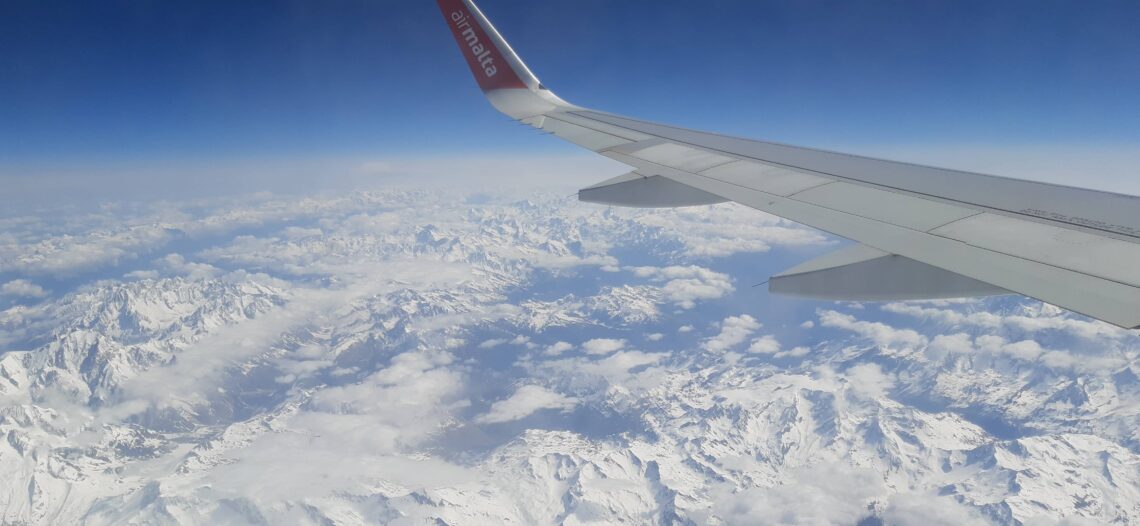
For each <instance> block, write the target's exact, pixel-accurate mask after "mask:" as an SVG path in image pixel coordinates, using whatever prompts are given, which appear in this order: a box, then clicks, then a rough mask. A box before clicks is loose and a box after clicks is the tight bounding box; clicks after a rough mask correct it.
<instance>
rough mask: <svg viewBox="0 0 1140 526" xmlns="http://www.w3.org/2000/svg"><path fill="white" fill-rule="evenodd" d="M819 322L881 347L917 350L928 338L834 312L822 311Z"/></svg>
mask: <svg viewBox="0 0 1140 526" xmlns="http://www.w3.org/2000/svg"><path fill="white" fill-rule="evenodd" d="M819 322H820V324H821V325H823V326H824V327H835V328H838V329H844V330H848V331H851V332H854V333H856V334H858V335H860V336H862V337H864V338H867V339H869V340H871V341H873V342H874V343H875V344H876V345H878V346H880V347H887V348H893V347H907V348H915V347H922V346H924V345H926V337H925V336H923V335H921V334H919V333H917V332H915V331H913V330H911V329H896V328H894V327H891V326H890V325H887V324H885V323H879V322H868V321H861V320H857V319H855V317H854V316H851V315H849V314H842V313H839V312H835V311H832V310H825V311H821V312H820V313H819Z"/></svg>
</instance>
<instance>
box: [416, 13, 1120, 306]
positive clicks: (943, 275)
mask: <svg viewBox="0 0 1140 526" xmlns="http://www.w3.org/2000/svg"><path fill="white" fill-rule="evenodd" d="M437 1H438V3H439V7H440V9H441V10H442V12H443V15H444V18H445V19H446V21H447V23H448V25H449V26H450V28H451V30H452V32H453V34H454V36H455V39H456V41H457V42H458V44H459V47H460V50H461V51H462V53H463V55H464V57H465V58H466V59H467V62H468V65H469V66H470V67H471V71H472V73H473V74H474V75H475V79H476V81H477V83H478V84H479V87H480V88H481V89H482V90H483V92H484V94H485V95H486V96H487V99H488V100H489V101H490V102H491V104H493V105H494V106H495V108H497V109H498V110H499V111H501V112H502V113H504V114H506V115H508V116H510V117H511V118H513V119H516V120H518V121H520V122H523V123H525V124H528V125H530V126H533V127H535V128H538V129H541V130H544V131H546V132H549V133H551V134H553V135H555V136H558V137H560V138H562V139H565V140H567V141H570V142H572V143H574V144H577V145H579V146H582V147H584V148H587V149H590V150H593V151H595V152H597V153H599V154H601V155H604V156H606V157H610V158H612V159H615V160H618V161H620V162H622V163H625V164H627V165H629V166H630V167H631V168H632V171H631V172H630V173H628V174H626V175H623V176H619V177H616V178H613V179H610V180H608V181H604V182H602V183H599V184H597V185H595V186H592V187H589V188H585V189H582V190H581V191H580V192H579V199H581V200H582V201H587V202H594V203H605V204H612V205H620V206H637V207H675V206H688V205H702V204H710V203H719V202H725V201H734V202H737V203H740V204H743V205H745V206H749V207H752V208H755V209H757V210H762V211H764V212H768V213H770V214H774V215H777V216H780V217H784V218H787V219H790V220H792V221H796V222H798V223H802V224H805V225H808V226H811V227H815V228H818V229H820V230H823V231H826V232H830V233H832V234H834V235H837V236H840V237H844V238H847V239H851V240H853V241H856V242H858V243H859V244H858V245H855V246H853V247H851V248H847V249H843V250H840V251H839V252H836V253H833V254H829V255H827V256H824V257H822V258H820V259H817V260H814V261H810V262H808V263H805V264H803V265H800V266H797V267H795V268H792V269H789V270H788V271H786V272H783V273H781V274H778V275H776V276H773V278H772V280H771V281H770V282H769V290H771V291H772V292H775V293H781V294H791V295H797V296H803V297H811V298H824V299H838V300H892V299H927V298H949V297H969V296H981V295H994V294H1009V293H1017V294H1022V295H1025V296H1029V297H1032V298H1036V299H1039V300H1041V301H1045V302H1047V303H1051V304H1053V305H1057V306H1060V307H1064V308H1066V309H1069V310H1072V311H1075V312H1079V313H1082V314H1085V315H1088V316H1091V317H1093V318H1097V319H1100V320H1103V321H1106V322H1109V323H1112V324H1115V325H1118V326H1121V327H1125V328H1140V197H1135V196H1130V195H1122V194H1113V193H1107V192H1100V191H1095V190H1087V189H1082V188H1074V187H1068V186H1060V185H1054V184H1047V183H1039V182H1032V181H1023V180H1018V179H1010V178H1005V177H997V176H991V175H982V174H976V173H969V172H961V171H956V170H947V169H941V168H931V167H927V166H919V165H915V164H909V163H901V162H892V161H885V160H880V159H872V158H868V157H861V156H856V155H848V154H842V153H834V152H827V151H822V150H815V149H811V148H801V147H795V146H787V145H783V144H776V143H771V142H763V141H755V140H749V139H740V138H735V137H727V136H724V135H718V134H714V133H706V132H700V131H694V130H688V129H684V128H678V127H674V126H668V125H664V124H657V123H652V122H647V121H643V120H639V119H633V118H629V117H622V116H618V115H614V114H610V113H605V112H601V111H596V110H591V109H587V108H582V107H579V106H575V105H573V104H570V103H568V102H566V101H564V100H562V99H560V98H558V97H557V96H556V95H554V93H552V92H551V91H550V90H549V89H547V88H546V86H544V85H543V84H542V83H540V82H539V81H538V78H537V77H535V76H534V74H533V73H531V71H530V69H528V68H527V66H526V65H525V64H523V62H522V61H521V60H520V59H519V57H518V55H517V54H515V52H514V51H513V50H512V49H511V47H510V46H509V45H508V44H507V43H506V41H505V40H503V38H502V36H501V35H500V34H499V32H498V31H496V30H495V28H494V27H493V26H492V25H491V24H490V22H489V21H488V20H487V18H486V17H485V16H483V13H482V12H480V11H479V8H478V7H476V6H475V4H474V3H473V2H472V1H471V0H437Z"/></svg>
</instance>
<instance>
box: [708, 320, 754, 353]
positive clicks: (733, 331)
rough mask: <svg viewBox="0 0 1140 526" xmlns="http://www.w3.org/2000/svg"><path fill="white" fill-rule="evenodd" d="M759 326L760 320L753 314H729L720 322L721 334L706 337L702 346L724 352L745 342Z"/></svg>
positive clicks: (709, 349)
mask: <svg viewBox="0 0 1140 526" xmlns="http://www.w3.org/2000/svg"><path fill="white" fill-rule="evenodd" d="M759 328H760V322H758V321H756V318H753V317H752V316H749V315H747V314H742V315H740V316H729V317H727V318H725V319H724V321H722V322H721V323H720V334H717V335H716V336H713V337H711V338H708V339H706V340H705V341H704V342H703V343H701V347H702V348H704V349H705V350H706V351H709V352H714V353H722V352H725V351H728V350H729V349H732V348H733V347H735V346H737V345H740V344H741V343H743V342H744V340H747V339H748V336H749V335H751V334H752V333H753V332H755V331H756V330H757V329H759Z"/></svg>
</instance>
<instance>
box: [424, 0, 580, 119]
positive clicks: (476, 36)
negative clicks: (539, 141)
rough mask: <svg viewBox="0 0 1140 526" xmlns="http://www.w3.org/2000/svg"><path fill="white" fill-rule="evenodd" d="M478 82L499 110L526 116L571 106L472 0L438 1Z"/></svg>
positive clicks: (517, 116) (512, 115)
mask: <svg viewBox="0 0 1140 526" xmlns="http://www.w3.org/2000/svg"><path fill="white" fill-rule="evenodd" d="M436 2H437V3H438V4H439V9H440V11H442V12H443V17H444V19H445V20H446V21H447V25H448V27H449V28H451V33H452V35H453V36H454V37H455V42H456V43H457V44H459V50H460V52H462V53H463V58H464V59H466V60H467V65H468V66H469V67H470V68H471V73H472V74H473V75H474V76H475V82H477V83H478V84H479V88H480V89H482V90H483V93H484V94H485V95H486V96H487V99H489V100H490V101H491V103H492V104H494V105H495V107H496V108H498V110H499V111H501V112H503V113H506V114H507V115H510V116H511V117H513V118H515V119H524V118H527V117H532V116H535V115H540V114H542V113H545V112H548V111H551V110H553V109H556V108H559V107H569V106H570V105H569V104H567V103H566V102H565V101H563V100H562V99H559V98H558V97H557V96H555V95H554V94H553V93H551V92H550V91H549V90H547V89H546V88H545V87H544V86H543V85H542V83H540V82H539V81H538V78H537V77H535V76H534V73H531V71H530V68H528V67H526V64H524V63H523V61H522V60H520V59H519V56H518V55H517V54H515V52H514V50H513V49H511V46H510V45H509V44H507V41H506V40H504V39H503V37H502V35H500V34H499V32H498V31H497V30H496V29H495V26H492V25H491V22H490V21H488V20H487V17H486V16H483V12H482V11H479V8H478V7H476V6H475V3H474V2H472V1H471V0H436Z"/></svg>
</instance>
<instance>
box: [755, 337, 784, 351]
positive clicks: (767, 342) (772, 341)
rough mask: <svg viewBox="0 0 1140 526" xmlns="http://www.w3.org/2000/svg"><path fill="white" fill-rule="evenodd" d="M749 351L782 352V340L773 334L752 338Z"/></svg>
mask: <svg viewBox="0 0 1140 526" xmlns="http://www.w3.org/2000/svg"><path fill="white" fill-rule="evenodd" d="M748 352H750V353H755V354H776V353H778V352H780V342H779V341H778V340H776V337H775V336H772V335H771V334H769V335H766V336H763V337H761V338H757V339H755V340H752V345H749V346H748Z"/></svg>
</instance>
